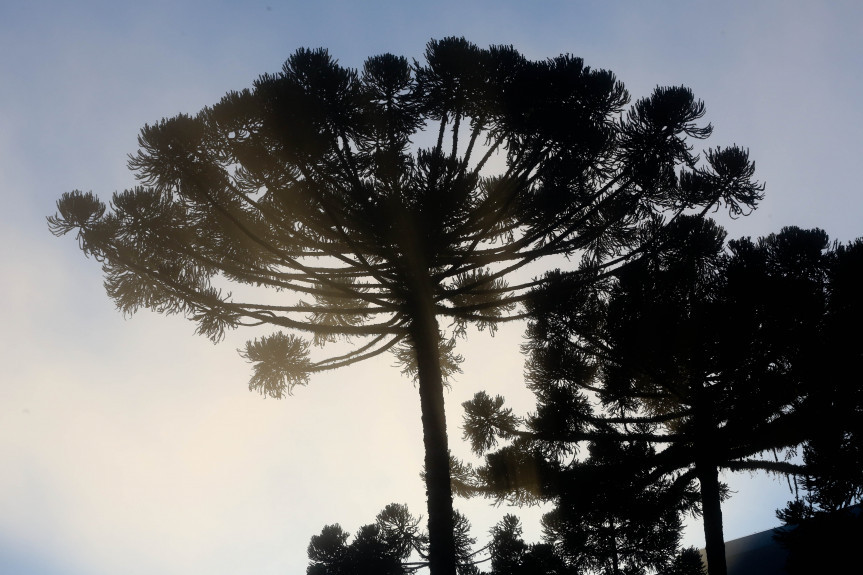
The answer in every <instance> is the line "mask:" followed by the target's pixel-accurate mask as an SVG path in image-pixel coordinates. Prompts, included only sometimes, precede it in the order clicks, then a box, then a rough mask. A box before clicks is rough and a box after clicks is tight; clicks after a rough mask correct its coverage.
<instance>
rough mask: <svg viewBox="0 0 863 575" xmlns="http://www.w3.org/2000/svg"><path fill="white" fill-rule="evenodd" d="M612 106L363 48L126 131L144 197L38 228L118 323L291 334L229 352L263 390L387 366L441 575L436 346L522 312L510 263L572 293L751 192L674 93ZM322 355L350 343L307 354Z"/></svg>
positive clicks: (449, 559)
mask: <svg viewBox="0 0 863 575" xmlns="http://www.w3.org/2000/svg"><path fill="white" fill-rule="evenodd" d="M628 98H629V96H628V94H627V92H626V90H625V89H624V87H623V85H622V84H621V83H620V82H619V81H617V80H616V78H615V77H614V75H613V74H611V73H610V72H607V71H604V70H593V69H591V68H589V67H587V66H585V65H584V63H583V62H582V60H581V59H579V58H575V57H572V56H569V55H563V56H559V57H556V58H552V59H549V60H545V61H529V60H527V59H526V58H524V57H523V56H521V55H520V54H519V53H518V52H517V51H516V50H515V49H513V48H512V47H507V46H493V47H491V48H489V49H480V48H478V47H476V46H475V45H473V44H471V43H469V42H467V41H465V40H464V39H459V38H447V39H444V40H440V41H434V40H433V41H431V42H429V44H428V46H427V49H426V51H425V62H424V63H423V64H420V63H417V62H415V63H414V64H413V65H411V64H410V63H409V62H408V60H407V59H406V58H404V57H397V56H394V55H391V54H384V55H380V56H374V57H371V58H369V59H368V60H366V62H365V64H364V65H363V69H362V70H361V71H357V70H353V69H350V68H345V67H343V66H340V65H339V64H338V63H337V62H336V61H335V60H334V59H333V58H332V57H330V55H329V54H328V52H327V51H326V50H324V49H318V50H308V49H301V50H298V51H297V52H296V53H295V54H294V55H292V56H291V57H290V58H289V59H288V60H287V62H286V63H285V65H284V67H283V69H282V71H281V72H280V73H278V74H274V75H264V76H261V77H260V78H259V79H258V80H257V81H256V82H255V83H254V87H253V89H251V90H249V89H247V90H242V91H240V92H230V93H228V94H227V95H226V96H225V97H224V98H222V99H221V101H220V102H218V103H217V104H215V105H213V106H211V107H208V108H205V109H203V110H202V111H201V112H200V113H198V114H196V115H185V114H181V115H178V116H176V117H173V118H170V119H163V120H162V121H160V122H158V123H156V124H153V125H146V126H144V128H143V129H142V131H141V134H140V136H139V145H140V150H139V151H138V152H137V153H136V154H134V155H133V156H131V157H130V161H129V166H130V168H131V169H132V170H133V171H134V173H135V176H136V177H137V178H138V179H139V181H140V183H141V185H140V186H138V187H135V188H132V189H129V190H126V191H123V192H120V193H116V194H114V196H113V198H112V201H111V209H107V208H106V206H105V204H104V203H102V202H101V201H99V200H98V198H97V197H96V196H95V195H94V194H92V193H89V192H88V193H83V192H80V191H74V192H71V193H66V194H63V196H62V197H61V199H60V200H59V201H58V214H56V215H55V216H53V217H51V218H49V224H50V228H51V231H52V232H53V233H54V234H56V235H62V234H65V233H68V232H70V231H73V230H76V231H77V235H78V240H79V243H80V246H81V248H82V250H83V251H84V252H85V253H86V254H88V255H92V256H94V257H95V258H96V259H97V260H98V261H99V262H101V264H102V266H103V270H104V274H105V286H106V288H107V291H108V295H109V296H110V297H111V298H112V299H113V300H114V301H115V302H116V304H117V307H118V308H119V309H120V310H122V311H123V312H124V313H134V312H135V311H136V310H137V309H139V308H140V307H147V308H150V309H153V310H156V311H158V312H162V313H169V314H170V313H177V314H183V315H185V316H186V317H188V318H189V319H191V320H193V321H194V322H196V323H197V331H198V332H200V333H201V334H203V335H205V336H208V337H210V338H212V339H213V340H219V339H221V338H222V337H223V335H224V332H225V330H229V329H233V328H236V327H238V326H248V325H252V326H254V325H267V326H272V327H273V328H275V329H285V330H288V333H285V332H283V331H276V332H275V333H273V334H271V335H265V336H263V337H261V338H259V339H255V340H253V341H250V342H248V344H247V345H246V347H245V349H244V350H243V351H242V354H243V356H244V357H246V358H247V359H248V360H249V362H251V363H252V364H253V374H252V377H251V380H250V383H249V387H250V388H251V389H255V390H257V391H259V392H261V393H262V394H266V395H269V396H273V397H282V396H284V395H285V394H290V393H291V390H292V389H293V388H294V387H295V386H297V385H305V384H306V383H307V382H308V378H309V374H311V373H314V372H319V371H322V370H329V369H334V368H338V367H342V366H346V365H349V364H351V363H353V362H356V361H360V360H362V359H365V358H369V357H372V356H375V355H378V354H380V353H383V352H386V351H393V352H395V353H396V356H397V358H398V359H399V360H400V361H402V362H403V365H404V368H405V370H406V372H408V373H410V374H413V375H415V377H416V379H417V382H418V388H419V394H420V404H421V411H422V426H423V442H424V447H425V468H426V471H427V473H426V487H427V495H428V512H429V537H430V544H431V548H430V563H431V571H432V573H433V574H434V575H444V574H446V575H452V574H453V573H454V571H455V561H454V557H455V555H454V542H453V525H452V516H453V515H452V495H451V487H450V476H449V465H448V462H449V455H448V444H447V436H446V422H445V413H444V397H443V383H444V380H445V378H446V376H447V375H448V374H449V373H450V372H451V371H452V370H454V369H457V359H458V356H457V355H455V353H454V351H453V347H454V344H455V340H454V338H455V337H456V336H462V335H464V334H465V330H466V329H467V326H468V325H475V326H477V327H479V328H480V329H484V328H489V329H490V330H493V329H494V326H495V324H496V323H497V322H501V321H507V320H513V319H519V318H521V317H523V316H522V313H521V311H520V309H519V307H518V306H519V304H520V302H522V301H523V300H524V299H525V298H526V297H527V292H528V290H529V289H530V288H531V287H534V286H535V285H537V283H541V281H542V280H536V281H530V280H525V279H523V278H521V279H517V280H516V283H514V284H510V283H508V281H509V279H510V278H512V277H518V276H515V272H517V271H518V270H521V269H523V268H524V267H525V266H527V265H528V264H530V263H531V262H535V261H536V260H538V259H541V258H548V257H552V256H557V255H561V254H562V255H580V256H581V257H582V268H583V269H584V270H588V272H587V273H585V274H584V277H593V276H591V274H594V275H595V274H596V273H599V270H603V269H610V268H613V267H614V266H616V265H619V264H620V263H621V262H624V261H626V260H627V259H628V258H629V257H630V256H632V255H633V254H635V253H638V251H639V250H640V249H641V247H642V246H643V245H645V244H648V243H650V242H651V241H652V240H653V238H654V236H655V235H656V233H657V230H659V229H661V228H662V226H663V225H664V224H665V222H666V221H669V220H673V219H674V218H675V217H676V216H677V215H678V214H680V213H682V212H684V211H686V210H691V209H702V210H707V209H709V208H710V207H712V206H716V205H718V204H724V205H726V206H727V208H728V209H729V210H730V211H731V212H732V213H735V214H740V213H744V212H745V211H746V210H748V209H750V208H751V207H753V206H754V204H755V203H756V202H757V201H758V200H759V199H760V198H761V189H762V188H761V187H760V186H759V185H757V184H755V183H753V182H751V181H750V179H751V176H752V173H753V166H752V164H751V163H750V162H749V160H748V155H747V153H746V152H745V151H743V150H741V149H739V148H737V147H730V148H727V149H721V150H720V149H718V148H717V149H712V150H710V151H708V153H707V154H706V162H705V163H699V161H698V157H697V156H696V155H694V154H693V153H692V152H691V146H690V145H689V144H688V143H687V141H688V140H689V139H691V138H695V139H701V138H705V137H707V136H708V135H709V134H710V131H711V128H710V126H709V125H708V126H699V125H698V124H697V121H698V120H699V118H701V117H702V116H703V114H704V106H703V104H702V103H701V102H700V101H698V100H696V99H695V98H694V96H693V95H692V93H691V91H690V90H688V89H686V88H683V87H671V88H657V89H656V90H655V91H654V92H653V94H652V95H651V96H650V97H648V98H645V99H643V100H639V101H638V102H636V104H635V105H633V106H632V107H631V108H629V110H628V111H627V112H625V113H624V112H623V109H624V106H626V104H627V103H628ZM426 139H430V140H431V142H430V145H429V146H428V147H422V146H421V145H420V144H419V143H420V142H422V141H426ZM248 286H251V287H254V288H258V290H260V291H261V292H267V294H266V297H264V295H263V294H262V295H261V297H260V299H257V300H256V299H255V297H256V296H255V293H254V292H253V291H251V290H250V289H248ZM239 288H243V289H242V290H240V289H239ZM231 290H233V291H231ZM234 292H236V295H235V294H234ZM250 294H251V295H250ZM274 295H275V296H278V297H273V296H274ZM247 297H250V298H252V299H247ZM439 320H443V321H444V322H445V325H444V326H443V327H444V328H446V329H442V327H441V325H440V321H439ZM295 332H305V333H307V334H310V335H311V339H310V340H305V339H302V338H301V337H300V336H298V335H297V334H296V333H295ZM337 340H342V341H345V340H348V341H350V343H352V345H353V347H352V348H351V350H350V351H349V352H347V353H344V354H339V355H335V356H330V357H326V358H320V359H318V358H313V357H312V354H311V351H312V350H311V349H310V346H311V345H316V346H323V345H325V344H328V343H331V342H334V341H337Z"/></svg>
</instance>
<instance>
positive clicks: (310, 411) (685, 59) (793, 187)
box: [0, 0, 863, 575]
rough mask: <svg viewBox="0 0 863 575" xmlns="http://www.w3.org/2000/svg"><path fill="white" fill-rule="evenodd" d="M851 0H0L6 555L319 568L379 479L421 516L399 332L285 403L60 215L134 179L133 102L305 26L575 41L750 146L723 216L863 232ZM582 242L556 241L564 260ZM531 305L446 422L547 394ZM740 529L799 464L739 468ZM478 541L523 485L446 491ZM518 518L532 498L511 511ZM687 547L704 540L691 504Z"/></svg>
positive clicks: (267, 53)
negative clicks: (151, 305)
mask: <svg viewBox="0 0 863 575" xmlns="http://www.w3.org/2000/svg"><path fill="white" fill-rule="evenodd" d="M861 31H863V4H861V3H859V2H851V1H848V2H802V1H797V2H795V1H786V2H774V1H763V2H742V1H741V2H734V1H732V2H701V1H696V2H680V1H667V2H650V3H648V2H634V1H633V2H563V1H549V2H536V3H527V2H507V1H500V0H498V1H495V2H488V1H480V2H464V1H461V2H453V1H449V0H447V1H445V2H438V3H432V2H422V3H421V2H398V1H386V2H385V1H369V2H348V1H343V2H334V1H328V0H320V1H318V2H309V1H307V0H306V1H302V2H299V1H289V2H278V1H276V0H267V1H266V2H243V3H239V2H225V1H220V2H204V1H194V2H183V1H179V2H135V3H131V2H87V1H83V2H57V1H50V0H49V1H46V2H27V3H24V2H3V3H2V4H0V74H2V76H0V77H2V82H0V194H2V202H3V210H2V214H0V218H2V225H0V262H2V268H0V269H2V272H3V281H2V283H0V306H2V317H3V319H4V324H5V328H4V329H3V330H2V334H0V366H2V368H0V573H2V574H7V573H8V574H20V575H79V574H80V575H84V574H87V575H113V574H117V573H122V574H129V575H138V574H140V575H144V574H148V575H149V574H152V573H160V574H165V575H180V574H183V575H189V574H202V575H203V574H206V575H229V574H230V575H234V574H237V573H254V574H256V575H271V574H272V575H276V574H279V575H284V574H299V573H304V572H305V568H306V565H307V561H308V560H307V557H306V547H307V545H308V543H309V538H310V537H311V536H312V535H315V534H317V533H319V532H320V530H321V528H322V527H323V526H324V525H326V524H331V523H336V522H338V523H340V524H341V525H342V526H343V527H344V528H345V529H346V530H347V531H349V532H355V531H356V529H357V528H358V527H360V525H362V524H364V523H369V522H371V521H373V519H374V517H375V515H376V514H377V513H378V512H379V511H380V510H381V509H382V508H383V507H384V506H385V505H386V504H388V503H390V502H398V503H407V504H408V505H409V507H410V508H411V510H412V511H413V513H414V514H422V515H425V492H424V489H425V488H424V485H423V483H422V480H421V478H420V471H421V465H422V461H423V452H422V434H421V427H420V411H419V401H418V394H417V390H416V389H415V387H414V385H413V384H412V382H411V381H409V380H408V379H405V378H404V377H403V376H402V375H401V374H400V371H399V369H398V367H395V366H394V365H393V364H394V360H393V358H392V356H388V355H385V356H383V357H382V358H378V359H375V360H373V361H370V362H367V363H361V364H358V365H355V366H351V367H348V368H345V369H343V370H340V371H335V372H331V373H326V374H322V375H319V376H313V377H312V380H311V382H310V384H309V385H308V386H307V387H300V388H297V389H295V390H294V394H293V396H291V397H287V398H285V399H283V400H281V401H277V400H273V399H264V398H263V397H261V396H259V395H257V394H256V393H252V392H249V391H248V389H247V384H248V379H249V375H250V366H249V364H247V363H246V362H245V361H244V360H243V359H242V358H241V357H240V356H239V355H238V353H237V351H236V350H237V348H238V347H240V346H242V345H243V343H244V342H245V341H246V340H247V339H250V338H252V337H255V336H259V335H261V334H263V333H268V332H267V331H266V330H264V331H256V330H255V329H250V330H247V331H236V332H232V333H230V334H228V336H227V338H226V339H225V341H223V342H222V343H220V344H218V345H215V346H214V345H213V344H212V343H211V342H210V341H209V340H207V339H205V338H202V337H200V336H196V335H194V333H193V332H194V325H193V324H191V323H189V322H187V321H186V320H184V319H183V318H181V317H177V316H172V317H163V316H160V315H157V314H154V313H152V312H149V311H142V312H139V313H138V314H137V315H135V316H134V317H132V318H124V317H123V316H122V315H121V314H120V313H119V312H117V311H115V309H114V304H113V303H112V302H111V301H110V300H109V298H108V297H107V296H106V295H105V291H104V289H103V287H102V276H101V270H100V266H99V264H98V262H96V261H94V260H92V259H89V260H88V259H85V258H84V257H83V256H82V253H81V251H80V250H79V249H78V246H77V244H76V242H75V240H74V237H72V236H71V235H70V236H67V237H64V238H60V239H57V238H54V237H52V236H51V234H50V233H49V231H48V228H47V226H46V222H45V217H46V216H48V215H50V214H53V213H54V211H55V206H54V203H55V201H56V200H57V198H58V197H59V196H60V194H61V193H63V192H67V191H71V190H72V189H81V190H85V191H86V190H92V191H93V192H95V193H96V194H98V195H99V196H100V197H102V198H104V199H107V198H109V197H110V194H111V193H113V192H114V191H117V190H122V189H124V188H127V187H131V186H132V185H134V183H135V181H134V178H133V177H132V175H131V174H130V173H129V171H128V170H127V168H126V161H127V154H129V153H132V152H134V151H135V150H136V149H137V142H136V137H137V135H138V131H139V129H140V128H141V127H142V126H143V125H144V124H145V123H148V122H150V123H152V122H154V121H158V120H159V119H160V118H163V117H170V116H173V115H176V114H178V113H181V112H186V113H195V112H197V111H198V110H200V109H201V108H202V107H204V106H206V105H209V104H213V103H215V102H216V101H217V100H218V99H219V98H220V97H221V96H222V95H224V93H225V92H227V91H229V90H234V89H237V90H239V89H242V88H246V87H250V86H251V84H252V82H253V81H254V79H255V78H256V77H257V76H259V75H260V74H263V73H268V72H275V71H278V70H279V69H280V67H281V65H282V63H283V62H284V60H285V59H286V58H287V57H288V56H289V55H290V54H291V53H293V52H294V51H295V50H296V49H297V48H300V47H312V48H314V47H326V48H328V49H329V51H330V53H331V54H332V55H333V56H334V57H335V58H337V59H338V60H339V62H340V63H341V64H342V65H345V66H351V67H360V66H362V63H363V60H364V59H365V58H366V57H368V56H371V55H376V54H380V53H384V52H391V53H394V54H397V55H404V56H406V57H408V58H409V59H411V58H416V59H418V60H420V59H421V57H422V53H423V50H424V47H425V44H426V42H428V41H429V40H430V39H432V38H437V39H440V38H443V37H446V36H464V37H465V38H466V39H468V40H470V41H471V42H474V43H476V44H478V45H479V46H483V47H486V46H488V45H491V44H512V45H514V46H515V48H517V49H518V50H519V51H521V52H522V53H523V54H524V55H526V56H527V57H529V58H533V59H542V58H546V57H552V56H556V55H559V54H561V53H572V54H574V55H576V56H580V57H582V58H584V60H585V62H586V64H588V65H590V66H592V67H596V68H607V69H610V70H611V71H613V72H614V73H615V74H616V75H617V77H618V78H619V79H620V80H621V81H623V82H624V84H625V85H626V88H627V89H628V90H629V92H630V93H631V94H632V96H633V98H639V97H642V96H646V95H648V94H649V93H650V91H651V90H652V89H653V88H654V87H655V86H656V85H681V84H683V85H686V86H688V87H690V88H691V89H692V90H693V92H694V93H695V95H696V96H697V97H698V98H700V99H702V100H703V101H704V102H705V104H706V106H707V116H706V119H707V120H708V121H710V122H712V123H713V125H714V133H713V136H712V137H711V138H710V139H709V140H708V141H707V142H706V144H705V146H717V145H730V144H732V143H736V144H738V145H740V146H742V147H745V148H748V149H749V151H750V157H751V158H752V159H754V160H755V163H756V178H757V179H758V180H760V181H763V182H765V183H766V186H767V187H766V198H765V200H764V201H763V203H762V205H761V206H760V207H759V209H758V210H757V211H756V212H755V213H754V214H752V215H750V216H748V217H746V218H741V219H739V220H736V221H733V222H731V221H726V220H722V223H723V224H724V225H727V226H728V229H729V235H730V237H739V236H741V235H750V236H759V235H765V234H768V233H771V232H776V231H779V229H780V228H781V227H782V226H786V225H797V226H800V227H816V226H817V227H821V228H823V229H825V230H826V231H827V232H828V233H829V234H830V236H831V237H832V238H835V239H838V240H841V241H847V240H851V239H853V238H855V237H858V236H863V217H861V216H863V193H861V190H860V189H859V188H858V184H856V183H855V182H856V181H857V169H859V163H860V158H863V138H861V136H860V134H861V128H863V112H861V107H860V105H859V100H860V94H863V74H861V71H863V34H861ZM564 265H566V262H564ZM523 330H524V325H523V324H513V325H507V326H504V327H503V328H501V330H500V332H499V333H498V334H497V335H496V336H495V337H494V338H491V337H489V335H488V334H487V333H477V332H470V333H469V335H468V339H467V341H464V342H461V344H460V347H459V349H458V351H459V353H461V354H462V355H463V356H464V357H465V362H464V364H463V365H462V370H463V373H461V374H458V375H457V377H455V378H454V380H453V382H452V386H451V389H450V390H449V391H448V392H447V395H446V402H447V418H448V428H449V436H450V446H451V448H452V451H453V453H454V454H456V455H458V456H461V457H465V458H467V459H470V458H471V457H472V456H471V455H470V451H469V449H468V447H467V445H465V443H464V442H463V441H462V440H461V429H460V426H461V421H462V408H461V403H462V402H463V401H465V400H467V399H469V398H470V397H472V396H473V394H474V393H475V392H477V391H479V390H482V389H485V390H488V391H489V392H490V393H492V394H501V395H503V396H505V397H506V398H507V400H508V403H509V404H510V405H511V406H512V407H513V408H514V409H515V411H516V412H519V413H526V412H527V411H529V410H530V409H531V405H532V396H531V394H530V393H529V392H528V391H526V390H525V389H524V387H523V379H522V364H523V356H522V355H521V353H520V351H519V345H520V343H521V341H522V339H521V338H522V334H523ZM724 480H725V481H727V482H728V483H729V484H730V486H731V489H732V492H733V495H732V497H731V499H730V500H728V501H727V502H725V504H724V512H725V535H726V538H727V539H734V538H736V537H741V536H744V535H747V534H750V533H754V532H757V531H761V530H764V529H767V528H770V527H772V526H774V525H775V524H776V519H775V516H774V510H775V509H776V508H778V507H782V506H784V504H785V502H786V501H787V500H788V499H789V498H790V497H791V494H790V493H789V490H788V486H787V484H786V483H785V481H784V480H781V479H776V478H771V477H768V476H765V475H763V474H760V475H753V476H750V475H748V474H745V473H744V474H738V475H735V476H732V475H728V476H725V477H724ZM456 507H457V508H459V509H460V510H462V511H463V512H464V513H465V515H467V517H468V518H469V519H470V520H471V522H472V524H473V535H474V536H475V537H477V538H478V539H479V541H480V544H484V543H485V542H487V533H488V529H489V528H490V527H491V526H492V525H493V524H495V523H496V522H497V521H498V520H499V519H500V518H501V517H502V516H503V515H504V514H506V513H508V512H511V511H512V510H511V509H509V508H507V507H506V506H500V507H494V506H491V505H490V504H489V502H488V501H484V500H470V501H464V500H457V501H456ZM518 513H519V514H520V515H521V516H522V518H523V522H524V524H525V539H526V540H528V541H536V540H538V538H539V536H540V529H539V525H538V519H539V517H540V516H541V514H542V509H531V510H522V511H519V512H518ZM685 543H686V544H692V545H696V546H702V545H703V533H702V532H701V530H700V526H699V525H698V524H697V523H693V524H692V525H690V526H689V527H688V528H687V532H686V541H685Z"/></svg>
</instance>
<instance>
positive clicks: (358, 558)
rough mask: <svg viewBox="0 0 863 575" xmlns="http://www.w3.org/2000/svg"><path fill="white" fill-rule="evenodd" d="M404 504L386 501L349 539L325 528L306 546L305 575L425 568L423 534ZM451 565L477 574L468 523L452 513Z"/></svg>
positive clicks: (397, 574)
mask: <svg viewBox="0 0 863 575" xmlns="http://www.w3.org/2000/svg"><path fill="white" fill-rule="evenodd" d="M419 524H420V519H419V518H415V517H414V516H413V515H411V513H410V511H409V510H408V508H407V506H406V505H400V504H397V503H391V504H389V505H387V506H386V507H385V508H384V509H383V511H381V512H380V513H378V516H377V517H376V518H375V522H374V523H372V524H369V525H364V526H362V527H360V529H359V530H358V531H357V534H356V536H355V537H354V539H353V541H351V542H350V543H348V538H349V535H348V534H347V533H346V532H345V531H344V530H343V529H342V527H341V526H340V525H339V524H334V525H327V526H325V527H324V528H323V529H322V530H321V533H320V535H315V536H313V537H312V539H311V542H310V543H309V548H308V554H309V560H310V562H309V567H308V569H307V570H306V572H307V573H308V575H364V574H369V575H372V574H374V575H378V574H384V575H387V574H389V575H410V574H412V573H416V572H417V571H419V570H420V569H423V568H425V567H427V566H428V558H429V555H428V546H429V541H428V535H427V534H426V533H425V532H424V531H422V530H421V529H420V527H419ZM453 525H454V526H455V527H454V534H455V548H456V563H457V572H458V574H459V575H475V574H476V573H478V570H477V568H476V565H475V560H474V559H473V557H474V556H475V555H476V553H478V552H473V550H472V546H473V545H474V543H476V539H474V538H473V537H471V536H470V522H468V520H467V518H465V517H464V515H462V514H461V513H459V512H458V511H456V512H454V515H453Z"/></svg>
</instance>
